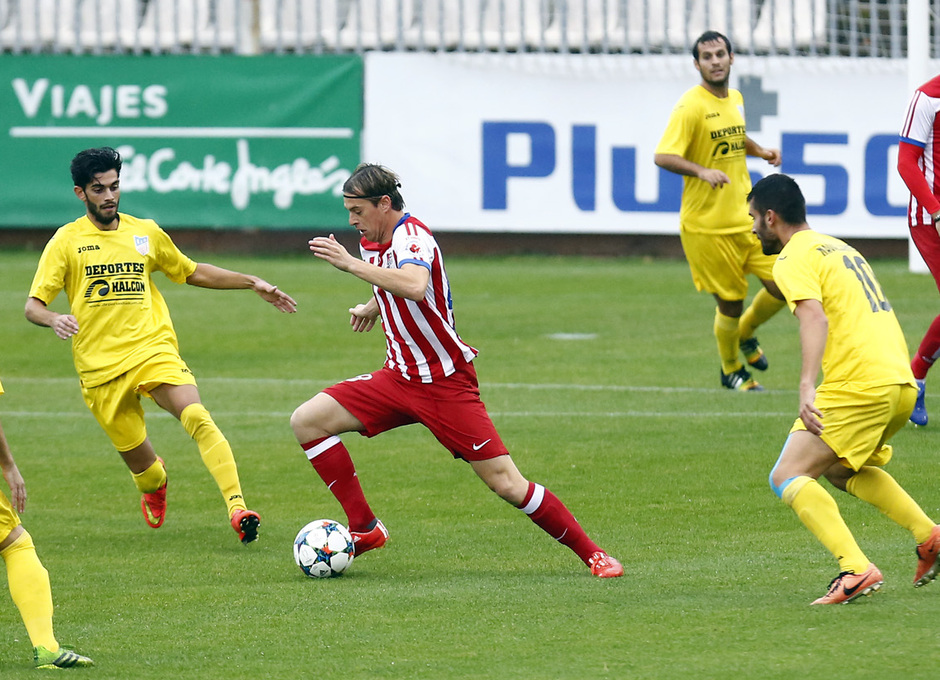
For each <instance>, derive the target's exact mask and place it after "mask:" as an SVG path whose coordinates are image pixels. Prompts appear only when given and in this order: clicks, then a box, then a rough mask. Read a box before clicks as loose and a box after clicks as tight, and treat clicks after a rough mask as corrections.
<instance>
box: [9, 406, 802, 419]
mask: <svg viewBox="0 0 940 680" xmlns="http://www.w3.org/2000/svg"><path fill="white" fill-rule="evenodd" d="M489 414H490V416H492V417H493V418H677V417H679V418H781V417H786V416H790V417H795V416H794V414H792V413H782V412H779V411H758V412H754V411H741V412H733V411H732V412H729V411H722V412H719V413H708V412H705V411H702V412H692V411H489ZM0 415H2V416H3V417H4V418H7V417H10V418H89V417H91V416H90V414H89V413H88V412H87V411H2V410H0ZM212 415H213V416H217V417H220V418H284V419H285V420H287V419H288V418H290V415H291V414H290V412H288V411H284V412H283V413H280V412H277V411H217V410H215V409H213V410H212ZM147 417H148V418H172V417H173V416H171V415H170V414H169V413H164V412H163V411H153V412H152V413H147Z"/></svg>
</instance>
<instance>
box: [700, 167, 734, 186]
mask: <svg viewBox="0 0 940 680" xmlns="http://www.w3.org/2000/svg"><path fill="white" fill-rule="evenodd" d="M698 178H699V179H700V180H702V181H703V182H708V183H709V185H711V188H712V189H720V188H721V187H722V185H725V184H731V179H730V178H729V177H728V175H726V174H725V173H723V172H722V171H721V170H716V169H715V168H704V169H703V170H702V172H701V173H699V176H698Z"/></svg>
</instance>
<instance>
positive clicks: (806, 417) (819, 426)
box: [800, 387, 825, 437]
mask: <svg viewBox="0 0 940 680" xmlns="http://www.w3.org/2000/svg"><path fill="white" fill-rule="evenodd" d="M814 401H816V388H814V387H800V420H802V421H803V424H804V425H805V426H806V431H807V432H809V433H810V434H814V435H816V436H817V437H818V436H819V435H821V434H822V431H823V429H825V425H823V423H822V417H823V414H822V411H820V410H819V409H818V408H816V406H815V405H814V404H813V402H814Z"/></svg>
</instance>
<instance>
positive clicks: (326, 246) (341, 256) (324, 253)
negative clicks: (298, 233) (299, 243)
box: [307, 234, 355, 272]
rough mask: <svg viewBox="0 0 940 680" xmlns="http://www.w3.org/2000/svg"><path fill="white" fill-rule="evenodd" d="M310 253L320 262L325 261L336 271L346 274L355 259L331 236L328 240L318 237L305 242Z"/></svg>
mask: <svg viewBox="0 0 940 680" xmlns="http://www.w3.org/2000/svg"><path fill="white" fill-rule="evenodd" d="M307 243H308V244H309V246H310V250H311V252H313V254H314V255H316V256H317V257H319V258H320V259H321V260H326V261H327V262H329V263H330V264H331V265H333V266H334V267H336V268H337V269H339V270H341V271H344V272H348V271H349V268H350V266H352V264H353V263H354V262H355V258H354V257H353V256H352V255H350V254H349V252H348V251H347V250H346V248H344V247H343V244H342V243H340V242H339V241H337V240H336V237H335V236H333V234H330V236H329V238H327V237H325V236H318V237H316V238H313V239H310V241H308V242H307Z"/></svg>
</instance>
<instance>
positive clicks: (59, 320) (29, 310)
mask: <svg viewBox="0 0 940 680" xmlns="http://www.w3.org/2000/svg"><path fill="white" fill-rule="evenodd" d="M26 319H27V320H28V321H30V322H31V323H34V324H36V325H37V326H48V327H49V328H51V329H52V330H53V331H55V334H56V335H57V336H58V337H59V338H61V339H62V340H68V339H69V338H71V337H72V336H73V335H75V334H76V333H78V320H77V319H76V318H75V317H74V316H72V315H71V314H59V313H58V312H54V311H52V310H51V309H49V308H48V307H46V303H45V302H43V301H42V300H40V299H39V298H35V297H30V298H27V299H26Z"/></svg>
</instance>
